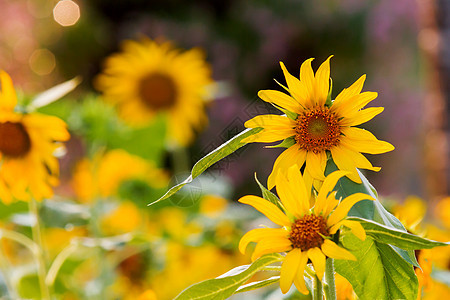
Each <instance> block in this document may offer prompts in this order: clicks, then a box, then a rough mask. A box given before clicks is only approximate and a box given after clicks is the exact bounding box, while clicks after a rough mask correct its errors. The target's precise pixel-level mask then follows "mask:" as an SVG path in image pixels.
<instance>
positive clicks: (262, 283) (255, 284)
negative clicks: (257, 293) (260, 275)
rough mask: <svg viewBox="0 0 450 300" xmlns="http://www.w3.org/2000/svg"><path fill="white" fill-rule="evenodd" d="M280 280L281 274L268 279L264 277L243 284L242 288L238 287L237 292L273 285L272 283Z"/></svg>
mask: <svg viewBox="0 0 450 300" xmlns="http://www.w3.org/2000/svg"><path fill="white" fill-rule="evenodd" d="M279 280H280V276H272V277H270V278H267V279H264V280H261V281H255V282H250V283H249V284H246V285H243V286H241V287H240V288H238V289H237V291H236V294H237V293H244V292H248V291H253V290H256V289H259V288H262V287H265V286H268V285H271V284H272V283H275V282H278V281H279Z"/></svg>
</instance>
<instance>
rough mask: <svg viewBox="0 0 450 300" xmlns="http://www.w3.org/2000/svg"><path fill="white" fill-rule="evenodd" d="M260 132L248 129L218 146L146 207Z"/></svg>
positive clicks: (180, 186)
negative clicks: (186, 176) (183, 177)
mask: <svg viewBox="0 0 450 300" xmlns="http://www.w3.org/2000/svg"><path fill="white" fill-rule="evenodd" d="M261 130H262V128H249V129H246V130H244V131H242V132H241V133H239V134H238V135H236V136H235V137H233V138H232V139H230V140H229V141H227V142H225V143H224V144H222V145H221V146H219V147H218V148H217V149H215V150H214V151H212V152H210V153H209V154H207V155H206V156H205V157H203V158H202V159H200V160H199V161H198V162H197V163H196V164H195V165H194V167H193V168H192V171H191V175H190V176H189V177H188V178H186V179H185V180H184V181H183V182H181V183H179V184H177V185H175V186H173V187H172V188H170V189H169V190H168V191H167V192H166V193H165V194H164V195H163V196H162V197H161V198H159V199H158V200H156V201H154V202H152V203H150V204H148V205H152V204H155V203H157V202H160V201H162V200H164V199H167V198H169V197H170V196H172V195H173V194H175V193H176V192H178V191H179V190H180V189H181V188H182V187H183V186H185V185H186V184H188V183H190V182H192V181H193V180H194V178H196V177H197V176H199V175H200V174H202V173H203V172H204V171H205V170H206V169H208V168H209V167H210V166H212V165H213V164H215V163H216V162H218V161H219V160H221V159H222V158H224V157H226V156H228V155H230V154H231V153H233V152H234V151H236V150H238V149H239V148H241V147H242V146H244V145H246V144H247V143H243V142H242V140H243V139H245V138H247V137H249V136H251V135H254V134H256V133H258V132H260V131H261Z"/></svg>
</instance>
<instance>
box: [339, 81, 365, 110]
mask: <svg viewBox="0 0 450 300" xmlns="http://www.w3.org/2000/svg"><path fill="white" fill-rule="evenodd" d="M365 80H366V75H365V74H364V75H363V76H361V77H360V78H359V79H358V80H356V81H355V82H354V83H353V84H352V85H351V86H350V87H348V88H346V89H343V90H342V92H340V93H339V95H337V96H336V99H335V100H334V101H333V105H332V107H333V106H334V107H338V106H339V105H341V104H342V103H343V102H345V101H347V100H348V99H350V98H352V97H353V96H355V95H358V94H359V93H360V92H361V90H362V88H363V85H364V81H365Z"/></svg>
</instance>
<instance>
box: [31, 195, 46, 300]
mask: <svg viewBox="0 0 450 300" xmlns="http://www.w3.org/2000/svg"><path fill="white" fill-rule="evenodd" d="M29 205H30V212H31V214H32V215H33V216H34V222H33V225H32V227H31V230H32V233H33V240H34V242H35V243H36V244H37V245H38V246H39V251H38V253H36V259H37V263H38V264H37V265H38V278H39V287H40V289H41V295H42V299H43V300H50V299H51V298H50V290H49V288H48V286H47V285H46V284H45V277H46V263H45V257H44V247H43V243H42V234H41V226H40V220H39V209H38V204H37V202H36V200H35V199H34V198H33V199H31V201H30V203H29Z"/></svg>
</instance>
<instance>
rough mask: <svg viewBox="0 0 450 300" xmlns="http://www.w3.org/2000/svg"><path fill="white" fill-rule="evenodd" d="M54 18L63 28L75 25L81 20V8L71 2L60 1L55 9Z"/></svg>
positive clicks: (68, 0)
mask: <svg viewBox="0 0 450 300" xmlns="http://www.w3.org/2000/svg"><path fill="white" fill-rule="evenodd" d="M53 18H54V19H55V21H56V22H58V23H59V24H60V25H61V26H72V25H75V24H76V23H77V22H78V20H79V19H80V7H79V6H78V4H76V3H75V2H73V1H71V0H62V1H59V2H58V3H57V4H56V5H55V8H54V9H53Z"/></svg>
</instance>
